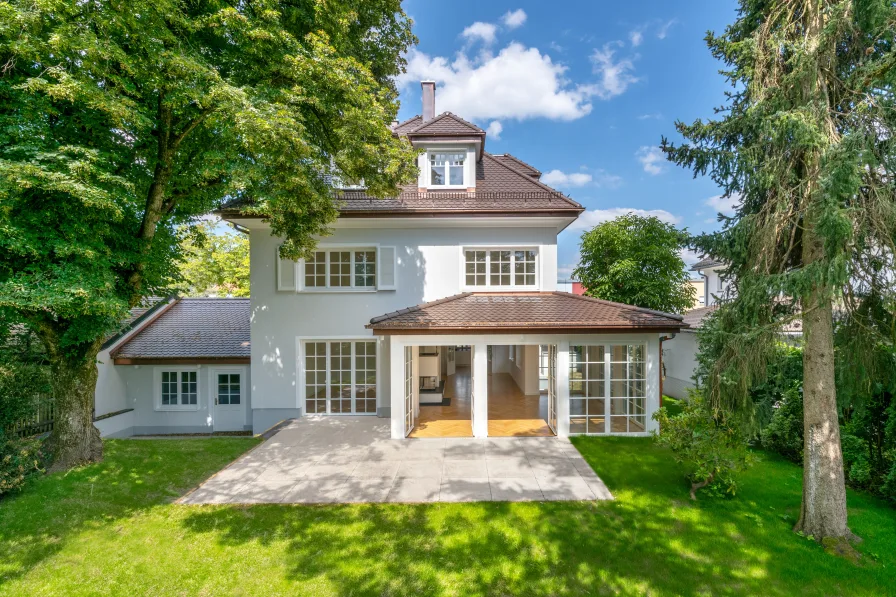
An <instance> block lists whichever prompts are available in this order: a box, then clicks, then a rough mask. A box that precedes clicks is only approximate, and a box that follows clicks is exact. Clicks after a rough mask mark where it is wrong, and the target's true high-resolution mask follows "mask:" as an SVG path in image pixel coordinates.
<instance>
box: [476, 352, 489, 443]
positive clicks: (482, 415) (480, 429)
mask: <svg viewBox="0 0 896 597" xmlns="http://www.w3.org/2000/svg"><path fill="white" fill-rule="evenodd" d="M472 367H473V437H488V344H486V343H485V342H481V343H477V344H474V345H473V363H472Z"/></svg>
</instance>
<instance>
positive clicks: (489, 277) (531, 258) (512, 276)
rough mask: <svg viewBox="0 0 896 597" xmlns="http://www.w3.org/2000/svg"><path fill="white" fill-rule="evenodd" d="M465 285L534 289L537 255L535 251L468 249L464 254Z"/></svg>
mask: <svg viewBox="0 0 896 597" xmlns="http://www.w3.org/2000/svg"><path fill="white" fill-rule="evenodd" d="M464 262H465V263H464V265H465V270H464V281H465V282H466V285H467V286H482V287H486V288H515V287H519V288H534V287H535V286H536V275H535V272H536V269H537V262H538V251H537V250H535V249H492V250H480V249H468V250H465V251H464Z"/></svg>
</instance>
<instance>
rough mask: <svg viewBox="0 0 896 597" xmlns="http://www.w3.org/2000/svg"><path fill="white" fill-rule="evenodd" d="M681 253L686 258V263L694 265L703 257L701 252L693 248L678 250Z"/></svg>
mask: <svg viewBox="0 0 896 597" xmlns="http://www.w3.org/2000/svg"><path fill="white" fill-rule="evenodd" d="M678 254H679V255H681V258H682V259H683V260H684V263H685V265H694V264H695V263H697V262H698V261H700V259H702V257H701V255H700V253H698V252H697V251H694V250H693V249H687V248H685V249H682V250H680V251H679V252H678Z"/></svg>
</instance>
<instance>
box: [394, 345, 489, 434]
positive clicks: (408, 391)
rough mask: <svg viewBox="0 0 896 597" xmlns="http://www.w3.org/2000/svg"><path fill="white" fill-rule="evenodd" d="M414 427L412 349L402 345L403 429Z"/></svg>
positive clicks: (408, 430) (408, 429)
mask: <svg viewBox="0 0 896 597" xmlns="http://www.w3.org/2000/svg"><path fill="white" fill-rule="evenodd" d="M489 348H491V346H489ZM413 428H414V351H413V349H412V348H411V347H410V346H405V347H404V431H405V434H408V433H410V432H411V430H412V429H413Z"/></svg>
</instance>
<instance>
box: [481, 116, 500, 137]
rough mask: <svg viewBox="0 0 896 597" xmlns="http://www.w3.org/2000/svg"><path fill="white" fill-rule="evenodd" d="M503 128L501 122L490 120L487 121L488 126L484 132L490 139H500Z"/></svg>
mask: <svg viewBox="0 0 896 597" xmlns="http://www.w3.org/2000/svg"><path fill="white" fill-rule="evenodd" d="M503 130H504V127H503V126H501V123H500V122H498V121H497V120H492V121H491V122H490V123H488V128H486V129H485V132H486V134H487V135H488V136H489V137H491V138H492V139H500V138H501V131H503Z"/></svg>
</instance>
